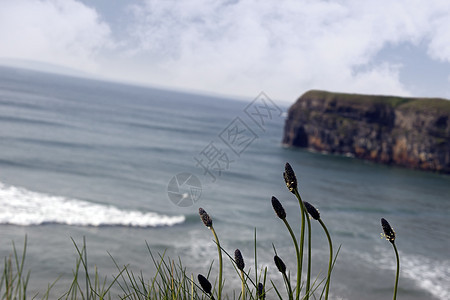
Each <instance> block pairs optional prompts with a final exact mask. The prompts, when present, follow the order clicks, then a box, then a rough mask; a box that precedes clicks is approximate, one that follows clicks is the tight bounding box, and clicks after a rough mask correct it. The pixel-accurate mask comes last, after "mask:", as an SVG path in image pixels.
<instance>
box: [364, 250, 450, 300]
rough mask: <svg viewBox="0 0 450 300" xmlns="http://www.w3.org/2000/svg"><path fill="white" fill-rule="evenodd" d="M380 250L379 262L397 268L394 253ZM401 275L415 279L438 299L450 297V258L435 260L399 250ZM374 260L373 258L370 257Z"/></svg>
mask: <svg viewBox="0 0 450 300" xmlns="http://www.w3.org/2000/svg"><path fill="white" fill-rule="evenodd" d="M385 253H387V251H385V250H382V251H381V250H380V251H379V254H381V256H380V258H379V259H377V261H378V263H379V264H380V265H381V266H383V267H384V268H387V269H391V270H395V267H396V266H395V264H393V263H392V261H393V257H392V255H391V254H392V253H387V254H385ZM399 254H400V276H401V277H406V278H409V279H411V280H414V281H415V282H416V284H417V286H419V287H421V288H422V289H424V290H426V291H428V292H430V293H431V294H432V295H433V296H435V297H436V298H438V299H450V285H449V278H450V259H446V260H435V259H432V258H428V257H426V256H422V255H411V254H407V253H404V252H402V251H399ZM370 260H371V261H373V260H372V259H370Z"/></svg>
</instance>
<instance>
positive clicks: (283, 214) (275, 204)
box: [272, 196, 286, 220]
mask: <svg viewBox="0 0 450 300" xmlns="http://www.w3.org/2000/svg"><path fill="white" fill-rule="evenodd" d="M272 207H273V210H274V211H275V213H276V214H277V216H278V218H280V219H281V220H284V219H286V211H285V210H284V208H283V205H281V203H280V201H278V199H277V198H275V196H272Z"/></svg>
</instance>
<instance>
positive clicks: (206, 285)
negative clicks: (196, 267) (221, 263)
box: [197, 274, 212, 295]
mask: <svg viewBox="0 0 450 300" xmlns="http://www.w3.org/2000/svg"><path fill="white" fill-rule="evenodd" d="M197 279H198V282H199V283H200V285H201V287H202V289H203V290H204V291H205V293H207V294H209V295H211V288H212V286H211V283H210V282H209V280H208V279H206V278H205V277H204V276H203V275H202V274H198V276H197Z"/></svg>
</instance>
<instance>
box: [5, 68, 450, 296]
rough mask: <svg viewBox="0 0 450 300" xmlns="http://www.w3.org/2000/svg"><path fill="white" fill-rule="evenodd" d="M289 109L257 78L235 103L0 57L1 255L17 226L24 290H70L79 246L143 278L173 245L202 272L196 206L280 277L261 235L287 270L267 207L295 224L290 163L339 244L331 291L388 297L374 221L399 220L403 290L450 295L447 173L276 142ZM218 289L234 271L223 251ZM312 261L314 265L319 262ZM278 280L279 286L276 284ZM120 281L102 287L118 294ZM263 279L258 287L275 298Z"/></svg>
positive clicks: (285, 240) (232, 280) (389, 254)
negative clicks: (275, 205)
mask: <svg viewBox="0 0 450 300" xmlns="http://www.w3.org/2000/svg"><path fill="white" fill-rule="evenodd" d="M286 110H287V107H286V106H285V105H282V104H280V103H277V101H276V99H271V97H270V87H268V90H267V91H265V93H260V91H255V98H254V99H248V100H247V101H244V100H241V101H237V100H233V99H225V98H223V97H222V98H220V97H213V96H207V95H195V94H190V93H184V92H179V91H166V90H160V89H151V88H144V87H137V86H131V85H124V84H119V83H111V82H103V81H97V80H89V79H81V78H74V77H66V76H59V75H52V74H45V73H38V72H32V71H26V70H20V69H11V68H0V239H1V243H0V257H2V258H5V257H8V256H9V255H10V254H11V252H12V242H14V244H15V246H16V248H17V250H18V251H19V252H20V251H21V250H22V247H23V242H24V239H25V236H26V237H27V241H28V245H27V257H26V265H25V268H26V270H30V271H31V279H30V282H29V292H30V293H31V294H33V295H34V294H37V293H38V295H40V296H42V295H43V294H44V293H45V291H46V289H47V286H48V284H51V283H53V282H54V281H55V280H56V279H57V278H58V277H60V278H59V279H58V281H57V282H56V284H55V286H54V287H53V289H52V291H53V292H52V297H57V296H58V295H61V294H62V293H63V292H65V291H67V289H68V288H69V285H70V282H71V279H72V270H73V268H74V267H75V263H76V259H77V252H76V248H75V244H76V245H77V246H78V247H81V246H82V244H83V239H85V240H86V243H87V253H88V264H89V266H92V267H93V266H96V267H97V268H98V271H99V273H100V274H101V276H108V278H109V279H111V278H112V276H114V275H117V274H118V269H117V268H116V266H115V263H114V261H113V260H112V258H114V260H115V262H116V263H117V264H118V265H119V266H123V265H128V266H129V268H130V270H133V271H134V272H136V273H138V272H141V271H142V274H143V275H144V277H145V278H146V279H150V278H151V276H152V275H154V271H155V267H154V265H153V263H152V260H151V257H150V255H149V251H148V249H147V246H146V243H147V244H148V246H149V248H150V249H151V250H152V252H153V253H154V254H157V253H161V254H162V253H166V255H168V256H170V257H172V258H174V259H177V260H178V257H180V258H181V260H182V262H183V264H184V266H185V267H186V268H187V273H188V274H191V273H192V274H194V276H196V275H197V274H199V273H201V274H205V273H206V272H207V271H208V268H209V266H210V264H211V261H213V260H214V264H213V274H212V276H215V275H214V274H215V272H216V271H217V269H216V267H217V256H216V245H215V244H214V242H213V237H212V235H211V232H210V231H209V230H208V229H207V228H206V227H205V226H204V225H203V224H202V222H201V221H200V219H199V217H198V208H199V207H203V208H204V209H205V210H206V211H207V212H208V213H209V214H210V215H211V217H212V218H213V222H214V226H215V229H216V230H217V232H218V234H219V238H220V241H221V244H222V246H223V247H224V249H226V250H227V251H228V252H229V253H233V251H234V250H235V249H236V248H239V249H240V250H241V252H242V254H243V256H244V260H245V262H246V265H247V268H251V269H252V274H254V273H253V271H254V269H255V267H254V262H255V259H254V245H255V243H254V236H255V231H256V246H257V258H258V259H257V264H258V269H259V268H264V267H266V266H267V267H268V275H269V276H270V278H272V279H273V280H274V281H275V282H278V283H280V275H279V273H278V272H277V270H276V268H275V266H274V263H273V255H274V252H273V246H272V245H274V246H275V247H276V249H277V253H278V255H279V256H281V257H282V258H283V260H284V261H285V262H286V264H287V266H288V268H289V270H290V272H291V276H292V278H295V270H296V267H295V261H296V260H295V252H294V247H293V246H292V241H291V239H290V236H289V234H288V232H287V231H286V229H285V227H284V224H283V223H282V221H281V220H279V219H278V218H277V217H276V215H275V213H274V212H273V209H272V207H271V202H270V199H271V197H272V196H276V197H277V198H278V199H279V200H280V201H281V202H282V204H283V206H284V207H285V209H286V210H287V219H288V220H289V222H290V223H291V225H292V227H293V228H294V231H295V233H296V235H297V236H298V235H299V226H300V218H299V207H298V202H297V200H296V199H295V198H294V196H293V195H292V194H291V193H290V192H289V191H288V190H287V189H286V187H285V185H284V181H283V178H282V173H283V170H284V164H285V162H290V163H291V165H292V166H293V168H294V170H295V171H296V174H297V177H298V180H299V188H300V192H301V194H302V197H303V200H305V201H308V202H310V203H311V204H313V205H314V206H316V207H317V208H318V209H319V210H320V213H321V217H322V219H323V221H324V223H325V224H326V225H327V226H328V228H329V231H330V234H331V237H332V239H333V242H334V247H335V250H337V249H338V247H339V246H341V248H340V252H339V255H338V257H337V261H336V265H335V269H334V272H333V276H332V281H331V289H330V291H331V296H332V298H333V299H369V300H370V299H374V300H375V299H388V298H390V297H391V296H392V291H393V285H394V278H395V254H394V251H393V249H392V246H391V245H390V243H389V242H387V241H386V240H383V239H381V238H380V232H381V231H382V230H381V225H380V218H382V217H383V218H386V219H387V220H388V221H389V222H390V223H391V225H392V226H393V227H394V230H395V231H396V233H397V240H396V244H397V247H398V249H399V253H400V259H401V273H400V283H399V292H398V294H399V298H401V299H449V298H450V288H449V286H450V256H449V254H448V253H449V249H450V233H449V231H448V228H449V227H450V218H449V217H448V214H449V212H450V177H449V176H446V175H439V174H433V173H426V172H420V171H412V170H407V169H402V168H396V167H389V166H382V165H375V164H372V163H368V162H365V161H361V160H357V159H353V158H348V157H342V156H331V155H326V154H321V153H310V152H307V151H304V150H295V149H287V148H284V147H283V146H282V145H281V139H282V134H283V124H284V117H285V115H286V114H285V113H286ZM312 231H313V240H312V248H313V251H312V252H313V254H312V261H313V274H314V278H316V276H318V277H317V278H319V281H320V280H321V279H323V277H324V274H326V271H327V265H328V244H327V240H326V237H325V236H324V234H323V232H322V230H321V227H320V225H318V224H317V223H316V222H314V220H312ZM225 274H226V275H225V278H226V279H227V282H226V285H225V290H226V292H227V293H229V294H231V293H232V292H233V290H236V291H239V286H240V285H239V278H238V277H237V275H236V274H235V272H234V270H233V268H232V266H231V263H230V262H229V261H228V260H227V259H226V260H225ZM318 274H320V275H318ZM279 287H280V288H281V286H279ZM119 292H120V290H119V289H113V295H117V294H118V293H119ZM275 297H276V295H275V294H274V292H273V290H272V295H271V296H270V297H269V298H275Z"/></svg>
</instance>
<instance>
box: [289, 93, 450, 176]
mask: <svg viewBox="0 0 450 300" xmlns="http://www.w3.org/2000/svg"><path fill="white" fill-rule="evenodd" d="M283 144H285V145H288V146H294V147H305V148H308V149H311V150H316V151H325V152H329V153H338V154H350V155H353V156H355V157H358V158H362V159H367V160H371V161H374V162H380V163H385V164H395V165H400V166H405V167H408V168H414V169H422V170H430V171H437V172H442V173H450V101H449V100H445V99H431V98H430V99H428V98H423V99H422V98H403V97H391V96H369V95H357V94H341V93H330V92H325V91H309V92H307V93H305V94H304V95H302V96H301V97H300V98H299V99H298V100H297V102H296V103H295V104H293V105H292V106H291V107H290V108H289V112H288V117H287V119H286V123H285V128H284V137H283Z"/></svg>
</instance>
